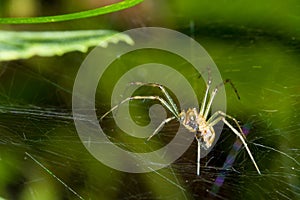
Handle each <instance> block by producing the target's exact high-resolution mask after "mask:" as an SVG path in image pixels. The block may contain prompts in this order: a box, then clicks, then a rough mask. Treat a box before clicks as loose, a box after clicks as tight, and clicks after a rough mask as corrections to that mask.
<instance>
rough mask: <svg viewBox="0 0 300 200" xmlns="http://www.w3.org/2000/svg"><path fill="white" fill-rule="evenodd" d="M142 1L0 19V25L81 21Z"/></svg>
mask: <svg viewBox="0 0 300 200" xmlns="http://www.w3.org/2000/svg"><path fill="white" fill-rule="evenodd" d="M142 1H143V0H124V1H121V2H118V3H115V4H112V5H108V6H104V7H101V8H96V9H93V10H87V11H82V12H76V13H69V14H64V15H55V16H44V17H18V18H0V24H37V23H50V22H60V21H68V20H74V19H82V18H87V17H94V16H98V15H103V14H107V13H112V12H116V11H120V10H124V9H126V8H130V7H133V6H135V5H137V4H139V3H141V2H142Z"/></svg>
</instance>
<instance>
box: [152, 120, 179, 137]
mask: <svg viewBox="0 0 300 200" xmlns="http://www.w3.org/2000/svg"><path fill="white" fill-rule="evenodd" d="M173 119H176V117H175V116H173V117H170V118H167V119H165V120H164V121H162V122H161V124H160V125H159V126H158V127H157V128H156V129H155V131H154V132H153V133H152V134H151V135H150V137H148V138H147V141H149V140H150V139H151V138H152V137H153V136H154V135H156V134H157V133H158V132H159V131H160V129H161V128H162V127H163V126H164V125H165V124H167V123H169V122H170V121H172V120H173Z"/></svg>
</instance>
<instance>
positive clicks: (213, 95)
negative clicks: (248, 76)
mask: <svg viewBox="0 0 300 200" xmlns="http://www.w3.org/2000/svg"><path fill="white" fill-rule="evenodd" d="M226 83H230V85H231V87H232V88H233V90H234V92H235V93H236V95H237V97H238V99H240V96H239V94H238V92H237V89H236V88H235V87H234V85H233V83H232V82H231V80H230V79H226V80H225V81H224V82H222V83H220V84H219V85H217V86H216V87H215V89H214V90H213V92H212V94H211V97H210V99H209V101H208V104H207V107H206V109H204V108H202V105H203V104H202V105H201V110H200V114H201V115H203V110H205V112H204V115H203V117H204V119H206V118H207V116H208V113H209V110H210V107H211V105H212V102H213V100H214V98H215V95H216V94H217V92H218V90H219V88H220V87H221V86H224V85H225V84H226ZM207 92H208V91H206V93H207ZM204 100H205V101H206V94H205V97H204ZM201 111H202V112H201ZM229 118H230V117H229Z"/></svg>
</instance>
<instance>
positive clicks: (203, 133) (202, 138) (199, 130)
mask: <svg viewBox="0 0 300 200" xmlns="http://www.w3.org/2000/svg"><path fill="white" fill-rule="evenodd" d="M179 118H180V122H181V123H182V125H183V126H184V127H185V128H186V129H188V130H189V131H190V132H192V133H195V137H196V139H197V140H198V141H199V142H200V143H201V146H202V147H203V148H205V149H208V148H210V147H211V145H212V143H213V142H214V140H215V131H214V129H213V127H211V126H209V124H207V122H206V120H205V119H204V117H203V116H202V115H201V114H200V113H199V112H198V111H197V109H196V108H193V109H191V108H189V109H188V110H187V111H185V110H182V111H181V113H180V114H179Z"/></svg>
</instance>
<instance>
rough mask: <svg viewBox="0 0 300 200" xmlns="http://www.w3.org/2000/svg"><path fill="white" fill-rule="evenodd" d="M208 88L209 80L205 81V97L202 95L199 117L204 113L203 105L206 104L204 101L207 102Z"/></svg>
mask: <svg viewBox="0 0 300 200" xmlns="http://www.w3.org/2000/svg"><path fill="white" fill-rule="evenodd" d="M210 86H211V79H209V80H208V81H207V84H206V91H205V95H204V98H203V100H202V104H201V108H200V112H199V113H200V115H201V116H203V113H204V109H205V104H206V100H207V96H208V91H209V88H210Z"/></svg>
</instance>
